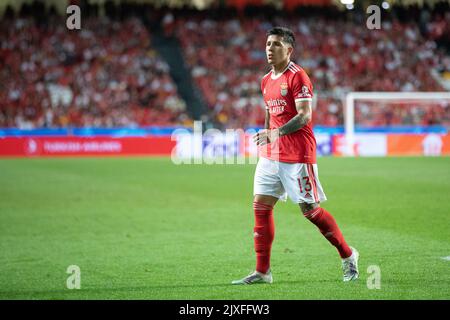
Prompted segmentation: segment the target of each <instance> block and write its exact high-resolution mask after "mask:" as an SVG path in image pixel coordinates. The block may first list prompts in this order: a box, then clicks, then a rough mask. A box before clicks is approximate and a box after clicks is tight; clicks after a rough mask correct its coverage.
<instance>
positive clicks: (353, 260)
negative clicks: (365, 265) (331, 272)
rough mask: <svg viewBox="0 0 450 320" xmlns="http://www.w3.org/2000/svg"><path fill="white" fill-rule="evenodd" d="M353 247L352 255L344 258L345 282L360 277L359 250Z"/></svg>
mask: <svg viewBox="0 0 450 320" xmlns="http://www.w3.org/2000/svg"><path fill="white" fill-rule="evenodd" d="M350 249H352V255H351V256H350V257H348V258H345V259H342V271H344V278H343V280H344V282H347V281H352V280H356V279H358V277H359V271H358V259H359V252H358V251H357V250H356V249H355V248H352V247H350Z"/></svg>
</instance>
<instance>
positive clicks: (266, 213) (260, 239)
mask: <svg viewBox="0 0 450 320" xmlns="http://www.w3.org/2000/svg"><path fill="white" fill-rule="evenodd" d="M277 201H278V198H276V197H273V196H268V195H261V194H257V195H255V196H254V199H253V211H254V216H255V226H254V228H253V242H254V246H255V253H256V271H258V272H260V273H264V274H265V273H267V272H268V271H269V269H270V253H271V250H272V242H273V239H274V237H275V223H274V219H273V207H274V206H275V204H276V203H277Z"/></svg>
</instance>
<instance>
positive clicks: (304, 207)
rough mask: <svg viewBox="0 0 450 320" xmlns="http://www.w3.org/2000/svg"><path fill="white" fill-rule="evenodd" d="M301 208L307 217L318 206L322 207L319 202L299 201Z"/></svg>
mask: <svg viewBox="0 0 450 320" xmlns="http://www.w3.org/2000/svg"><path fill="white" fill-rule="evenodd" d="M299 206H300V209H301V210H302V213H303V215H304V216H305V217H307V216H308V214H309V213H311V212H312V211H314V210H316V209H317V208H320V205H319V204H318V203H304V202H301V203H299Z"/></svg>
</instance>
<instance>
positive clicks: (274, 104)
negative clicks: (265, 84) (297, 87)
mask: <svg viewBox="0 0 450 320" xmlns="http://www.w3.org/2000/svg"><path fill="white" fill-rule="evenodd" d="M286 106H287V101H286V100H284V99H270V100H267V107H268V109H269V112H270V113H281V112H283V111H284V108H285V107H286Z"/></svg>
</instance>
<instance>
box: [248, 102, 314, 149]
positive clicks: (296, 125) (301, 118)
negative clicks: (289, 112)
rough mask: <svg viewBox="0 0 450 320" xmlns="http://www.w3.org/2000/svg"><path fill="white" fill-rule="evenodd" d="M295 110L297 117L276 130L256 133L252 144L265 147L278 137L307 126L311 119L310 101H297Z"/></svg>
mask: <svg viewBox="0 0 450 320" xmlns="http://www.w3.org/2000/svg"><path fill="white" fill-rule="evenodd" d="M295 108H296V109H297V115H295V116H294V117H293V118H292V119H291V120H289V121H288V122H286V123H285V124H284V125H283V126H281V127H279V128H278V129H272V130H267V129H265V130H262V131H260V132H258V133H257V134H256V135H255V136H253V140H254V142H255V143H256V144H257V145H265V144H267V143H270V142H273V141H275V140H276V139H278V138H279V137H282V136H285V135H288V134H291V133H293V132H296V131H298V130H300V129H301V128H303V127H304V126H305V125H307V124H308V122H309V121H310V120H311V117H312V103H311V100H309V99H308V100H297V101H296V102H295ZM266 119H267V118H266ZM266 128H267V127H266Z"/></svg>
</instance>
